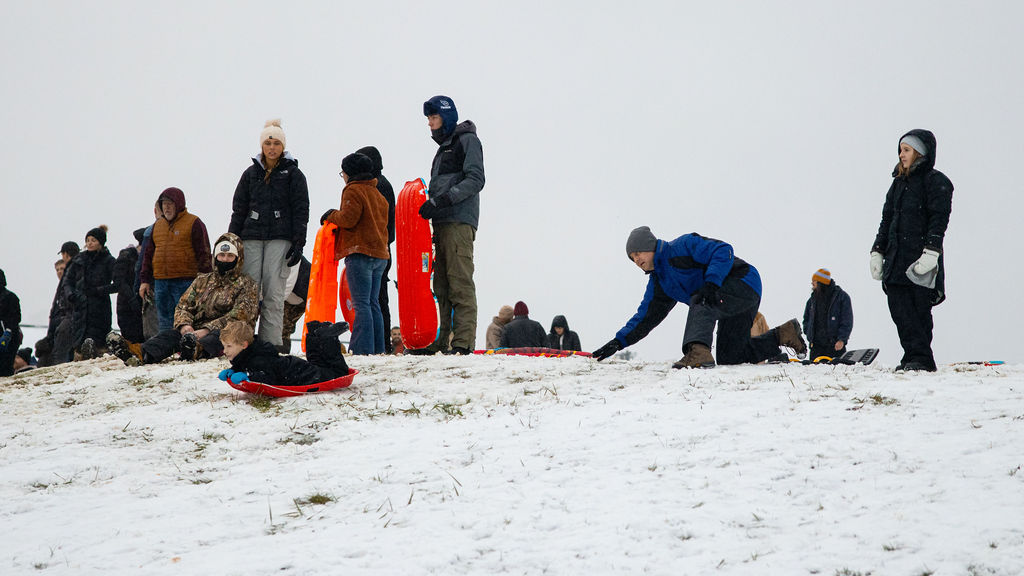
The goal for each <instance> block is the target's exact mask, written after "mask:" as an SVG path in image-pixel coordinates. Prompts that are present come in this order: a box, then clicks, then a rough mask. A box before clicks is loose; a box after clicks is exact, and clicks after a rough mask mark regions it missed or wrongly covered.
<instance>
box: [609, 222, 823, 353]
mask: <svg viewBox="0 0 1024 576" xmlns="http://www.w3.org/2000/svg"><path fill="white" fill-rule="evenodd" d="M626 256H627V257H629V259H630V260H631V261H632V262H633V263H634V264H636V265H637V266H638V267H639V268H640V269H641V270H643V271H644V273H645V274H648V275H649V276H650V279H649V280H648V281H647V291H646V292H644V299H643V301H642V302H640V307H639V308H638V309H637V311H636V314H634V315H633V317H632V318H630V319H629V321H628V322H626V325H625V326H623V327H622V329H621V330H619V331H618V332H617V333H616V334H615V338H613V339H612V340H611V341H609V342H608V343H607V344H605V345H604V346H602V347H600V348H598V349H597V350H595V351H594V353H593V356H594V358H595V359H597V360H604V359H605V358H607V357H609V356H611V355H612V354H614V353H616V352H618V351H619V350H621V349H623V348H625V347H627V346H631V345H633V344H636V343H637V342H639V341H640V340H642V339H643V338H644V337H645V336H647V334H648V333H649V332H650V331H651V330H653V329H654V327H655V326H657V325H658V324H660V323H661V321H662V320H664V319H665V317H666V316H668V313H669V312H670V311H671V310H672V308H673V307H674V306H675V305H676V302H683V303H686V304H687V305H689V307H690V312H689V314H687V316H686V328H685V331H684V333H683V354H684V355H683V357H682V359H680V360H679V361H678V362H676V363H674V364H672V367H673V368H711V367H713V366H714V365H715V358H714V356H712V355H711V340H712V337H713V335H714V332H715V324H718V363H719V364H742V363H744V362H750V363H757V362H760V361H762V360H767V359H768V358H771V357H774V356H777V355H778V354H779V346H788V347H790V348H793V349H794V350H795V351H796V353H797V354H804V353H805V352H806V351H807V344H806V343H805V342H804V340H803V337H802V336H801V335H800V323H799V322H798V321H797V320H796V318H794V319H792V320H790V321H788V322H786V323H784V324H782V325H781V326H777V327H775V328H773V329H771V330H769V331H768V332H766V333H765V334H763V335H761V336H758V337H756V338H751V337H750V326H751V325H752V324H753V323H754V317H755V316H757V308H758V306H759V305H760V304H761V277H760V276H759V275H758V273H757V269H756V268H754V267H753V266H752V265H750V264H748V263H747V262H744V261H743V260H741V259H739V258H737V257H735V256H734V255H733V252H732V246H730V245H729V244H726V243H725V242H722V241H720V240H714V239H712V238H705V237H703V236H701V235H700V234H697V233H693V234H687V235H685V236H680V237H679V238H676V239H675V240H672V241H667V240H658V239H657V238H655V236H654V233H653V232H651V229H650V228H648V227H647V226H641V227H639V228H637V229H635V230H633V231H632V232H630V233H629V238H628V239H627V240H626Z"/></svg>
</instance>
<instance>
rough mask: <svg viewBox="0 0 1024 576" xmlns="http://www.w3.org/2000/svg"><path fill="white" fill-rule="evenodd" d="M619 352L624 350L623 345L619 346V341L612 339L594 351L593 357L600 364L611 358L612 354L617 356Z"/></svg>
mask: <svg viewBox="0 0 1024 576" xmlns="http://www.w3.org/2000/svg"><path fill="white" fill-rule="evenodd" d="M619 350H622V344H619V341H618V339H616V338H612V339H611V340H609V341H608V343H607V344H605V345H604V346H601V347H600V348H598V349H597V350H594V352H593V353H592V354H591V356H593V357H594V360H597V361H598V362H600V361H601V360H604V359H605V358H607V357H609V356H611V355H612V354H615V353H616V352H618V351H619Z"/></svg>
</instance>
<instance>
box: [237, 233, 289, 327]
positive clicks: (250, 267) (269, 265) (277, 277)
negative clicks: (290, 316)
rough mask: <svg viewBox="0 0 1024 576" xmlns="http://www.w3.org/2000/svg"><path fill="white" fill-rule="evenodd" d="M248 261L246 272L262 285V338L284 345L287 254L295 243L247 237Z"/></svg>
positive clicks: (258, 284)
mask: <svg viewBox="0 0 1024 576" xmlns="http://www.w3.org/2000/svg"><path fill="white" fill-rule="evenodd" d="M243 247H244V250H245V262H244V263H243V264H242V272H243V273H245V274H246V275H248V276H249V277H250V278H252V279H253V280H255V281H256V285H257V286H259V287H260V301H261V302H260V327H259V338H260V340H262V341H263V342H266V343H268V344H273V345H274V346H280V345H281V344H282V342H283V341H282V339H281V330H282V325H283V324H284V299H285V296H287V294H285V293H284V290H285V283H286V282H287V280H288V273H289V271H290V270H289V268H288V266H287V265H286V263H285V254H287V253H288V250H289V249H290V248H291V247H292V243H291V242H289V241H288V240H245V241H244V242H243Z"/></svg>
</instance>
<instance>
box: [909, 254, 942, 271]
mask: <svg viewBox="0 0 1024 576" xmlns="http://www.w3.org/2000/svg"><path fill="white" fill-rule="evenodd" d="M938 265H939V253H938V252H936V251H935V250H929V249H927V248H925V249H924V252H922V253H921V257H920V258H918V259H917V262H915V263H914V274H917V275H918V276H924V275H925V274H927V273H929V272H931V271H932V270H934V269H935V267H936V266H938Z"/></svg>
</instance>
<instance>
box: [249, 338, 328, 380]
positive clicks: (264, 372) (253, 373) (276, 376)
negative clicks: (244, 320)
mask: <svg viewBox="0 0 1024 576" xmlns="http://www.w3.org/2000/svg"><path fill="white" fill-rule="evenodd" d="M231 369H232V370H235V371H236V372H245V373H247V374H248V375H249V380H250V381H252V382H262V383H263V384H270V385H271V386H309V385H310V384H316V383H318V382H323V381H325V380H327V379H329V378H327V377H326V375H324V374H322V373H321V372H320V368H318V367H316V366H314V365H312V364H310V363H309V362H307V361H305V360H303V359H302V358H296V357H295V356H289V355H284V356H282V355H280V354H278V353H277V348H275V347H274V345H273V344H269V343H267V342H263V341H260V340H256V341H254V342H253V343H252V344H249V346H247V347H246V348H245V349H244V350H242V351H241V352H239V353H238V355H237V356H235V357H234V358H233V359H232V360H231Z"/></svg>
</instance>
